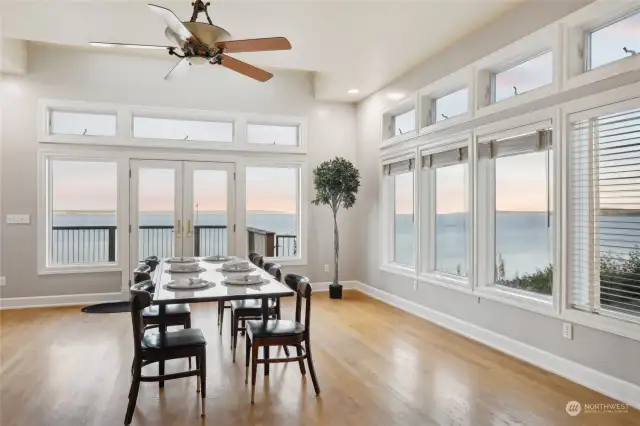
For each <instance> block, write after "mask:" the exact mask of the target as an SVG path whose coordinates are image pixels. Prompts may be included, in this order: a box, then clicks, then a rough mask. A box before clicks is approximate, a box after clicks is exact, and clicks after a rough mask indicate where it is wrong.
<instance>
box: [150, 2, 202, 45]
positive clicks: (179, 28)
mask: <svg viewBox="0 0 640 426" xmlns="http://www.w3.org/2000/svg"><path fill="white" fill-rule="evenodd" d="M149 7H150V8H151V10H153V11H154V12H155V13H157V14H158V15H159V16H160V17H161V18H162V19H163V20H164V22H165V24H167V28H169V29H170V30H171V31H172V32H173V33H175V34H176V35H177V36H178V37H179V38H180V39H182V40H183V41H187V40H188V39H190V38H192V37H193V34H191V32H190V31H189V30H188V29H187V27H185V26H184V24H183V23H182V22H181V21H180V19H178V17H177V16H176V14H175V13H173V12H172V11H170V10H169V9H167V8H166V7H162V6H157V5H155V4H149ZM181 46H182V45H181Z"/></svg>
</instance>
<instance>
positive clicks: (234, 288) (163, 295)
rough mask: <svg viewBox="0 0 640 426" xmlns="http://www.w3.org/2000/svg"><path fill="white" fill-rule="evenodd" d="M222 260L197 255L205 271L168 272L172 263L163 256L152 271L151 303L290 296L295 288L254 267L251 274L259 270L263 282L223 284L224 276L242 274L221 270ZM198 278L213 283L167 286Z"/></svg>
mask: <svg viewBox="0 0 640 426" xmlns="http://www.w3.org/2000/svg"><path fill="white" fill-rule="evenodd" d="M223 263H224V262H205V261H203V260H202V258H198V264H199V266H200V267H201V268H204V269H205V271H203V272H197V273H169V272H167V269H170V268H171V264H169V263H167V262H165V261H164V260H163V261H161V262H160V264H159V265H158V267H157V268H156V271H155V272H154V275H153V281H154V284H155V287H156V291H155V294H154V295H153V304H154V305H162V304H172V303H198V302H212V301H219V300H242V299H261V298H268V297H287V296H293V295H294V294H295V292H294V291H293V290H291V289H290V288H289V287H287V286H286V285H284V284H282V283H280V282H278V281H277V280H276V279H275V278H273V277H272V276H271V275H269V273H267V272H266V271H263V270H262V269H260V268H258V267H256V270H255V271H253V272H251V273H252V274H255V273H260V274H261V275H262V278H264V279H265V280H266V282H264V283H263V284H256V285H226V284H222V281H223V280H225V278H226V277H227V276H233V275H243V274H244V273H238V272H223V271H222V269H221V268H222V264H223ZM188 278H201V279H204V280H207V281H209V282H211V283H213V285H210V286H209V287H206V288H203V289H194V290H172V289H169V288H167V287H166V286H167V283H168V282H169V281H172V280H176V279H188Z"/></svg>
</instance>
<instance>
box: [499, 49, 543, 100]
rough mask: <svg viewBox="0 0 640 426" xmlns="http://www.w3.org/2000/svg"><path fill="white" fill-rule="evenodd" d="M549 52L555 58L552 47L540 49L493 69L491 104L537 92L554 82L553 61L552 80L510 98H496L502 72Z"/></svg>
mask: <svg viewBox="0 0 640 426" xmlns="http://www.w3.org/2000/svg"><path fill="white" fill-rule="evenodd" d="M548 54H551V57H552V59H553V51H552V50H551V49H546V50H542V51H540V52H538V53H536V54H534V55H532V56H527V57H526V58H523V59H520V60H519V61H518V62H514V63H511V64H509V65H505V66H503V67H502V68H500V69H495V70H491V74H490V76H491V101H490V102H491V105H493V104H497V103H499V102H504V101H507V100H509V99H511V98H517V97H520V96H524V95H526V94H527V93H530V92H535V91H536V90H538V89H543V88H545V87H547V86H549V85H551V84H553V63H552V65H551V74H552V80H551V82H550V83H547V84H543V85H542V86H538V87H535V88H533V89H531V90H528V91H526V92H523V93H520V94H518V95H516V96H509V97H508V98H504V99H500V100H498V99H496V89H497V87H496V85H497V80H498V75H499V74H502V73H505V72H507V71H510V70H512V69H514V68H516V67H518V66H520V65H524V64H526V63H528V62H531V61H534V60H536V59H538V58H541V57H542V56H544V55H548Z"/></svg>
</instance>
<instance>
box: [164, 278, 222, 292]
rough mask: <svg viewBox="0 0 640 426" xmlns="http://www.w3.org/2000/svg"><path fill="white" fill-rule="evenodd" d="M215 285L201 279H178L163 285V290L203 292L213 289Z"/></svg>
mask: <svg viewBox="0 0 640 426" xmlns="http://www.w3.org/2000/svg"><path fill="white" fill-rule="evenodd" d="M215 285H216V284H215V283H213V282H211V281H207V280H205V279H203V278H179V279H176V280H171V281H169V282H168V283H167V284H165V288H166V289H168V290H180V291H185V290H186V291H189V290H203V289H205V288H209V287H213V286H215Z"/></svg>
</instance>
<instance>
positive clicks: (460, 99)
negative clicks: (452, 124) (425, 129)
mask: <svg viewBox="0 0 640 426" xmlns="http://www.w3.org/2000/svg"><path fill="white" fill-rule="evenodd" d="M433 103H434V106H435V107H434V109H433V110H434V114H435V117H434V120H433V122H438V121H443V120H447V119H449V118H452V117H455V116H456V115H460V114H464V113H465V112H467V111H469V88H468V87H465V88H463V89H460V90H456V91H455V92H453V93H449V94H448V95H445V96H442V97H440V98H437V99H436V100H435V101H433Z"/></svg>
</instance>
